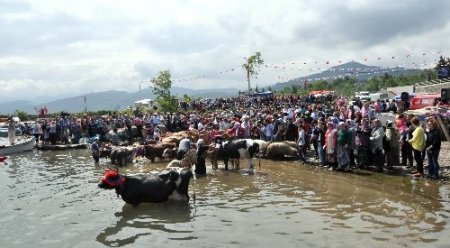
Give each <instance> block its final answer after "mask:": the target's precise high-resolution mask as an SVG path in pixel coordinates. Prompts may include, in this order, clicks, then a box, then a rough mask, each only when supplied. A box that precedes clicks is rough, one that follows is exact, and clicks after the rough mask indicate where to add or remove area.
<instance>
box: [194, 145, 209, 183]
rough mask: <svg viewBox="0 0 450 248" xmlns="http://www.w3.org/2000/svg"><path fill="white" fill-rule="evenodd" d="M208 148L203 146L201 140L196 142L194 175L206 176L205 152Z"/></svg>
mask: <svg viewBox="0 0 450 248" xmlns="http://www.w3.org/2000/svg"><path fill="white" fill-rule="evenodd" d="M208 148H209V146H207V145H205V143H204V141H203V139H199V140H198V141H197V164H196V165H195V174H197V175H204V174H206V152H207V151H208Z"/></svg>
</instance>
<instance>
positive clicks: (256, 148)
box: [98, 131, 298, 206]
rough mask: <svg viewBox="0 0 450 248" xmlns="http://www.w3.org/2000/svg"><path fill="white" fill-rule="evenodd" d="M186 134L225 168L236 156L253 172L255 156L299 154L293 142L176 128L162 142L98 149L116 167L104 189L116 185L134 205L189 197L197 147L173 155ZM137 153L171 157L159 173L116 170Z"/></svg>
mask: <svg viewBox="0 0 450 248" xmlns="http://www.w3.org/2000/svg"><path fill="white" fill-rule="evenodd" d="M185 137H189V138H190V139H191V140H192V141H197V140H198V139H203V140H204V142H205V144H208V145H209V150H208V152H207V157H209V159H210V161H211V164H212V167H213V169H214V170H217V169H218V161H220V160H222V161H223V162H224V165H225V170H228V162H230V161H231V162H232V163H233V166H234V167H235V168H239V160H240V159H247V160H248V169H249V173H252V172H253V168H254V163H253V159H254V158H255V157H257V156H259V157H266V158H269V159H284V158H288V157H290V158H296V157H297V155H298V151H297V148H296V147H297V145H296V143H295V142H289V141H283V142H265V141H262V140H251V139H238V140H227V139H226V138H224V137H223V136H217V137H215V138H214V139H211V138H209V137H210V136H209V135H208V134H207V133H199V132H186V131H184V132H179V133H172V134H170V135H167V136H166V137H165V138H163V140H162V142H161V143H158V144H147V145H141V144H138V145H135V146H132V147H128V146H126V147H125V146H124V147H122V146H104V147H102V148H101V149H100V155H101V157H109V158H110V159H111V163H112V164H113V165H114V166H115V169H112V168H108V169H107V170H106V171H105V174H104V176H103V178H102V179H101V182H100V183H99V184H98V186H99V187H100V188H103V189H115V191H116V193H117V196H121V197H122V199H123V200H124V201H125V202H127V203H129V204H132V205H134V206H136V205H138V204H139V203H141V202H153V203H159V202H165V201H167V200H168V199H175V200H184V201H187V200H189V195H188V186H189V181H190V178H191V177H193V173H192V171H191V170H190V167H191V166H193V165H195V164H196V163H197V154H196V149H195V148H192V149H191V150H189V151H188V152H187V153H186V155H185V156H184V158H183V159H182V160H177V159H175V157H176V154H177V148H178V145H179V143H180V141H181V139H183V138H185ZM139 157H146V158H147V159H149V160H150V161H151V162H152V163H154V162H155V160H156V158H158V159H159V160H160V161H163V160H170V162H169V164H168V166H167V169H168V170H167V171H164V172H162V173H160V174H149V175H141V176H126V175H121V174H120V173H119V169H118V168H117V167H116V165H118V166H125V165H127V164H128V163H130V162H132V161H133V160H135V159H137V158H139Z"/></svg>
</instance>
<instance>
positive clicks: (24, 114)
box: [14, 110, 28, 121]
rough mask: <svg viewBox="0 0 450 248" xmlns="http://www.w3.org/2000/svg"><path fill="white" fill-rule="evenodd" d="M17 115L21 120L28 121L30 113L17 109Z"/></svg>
mask: <svg viewBox="0 0 450 248" xmlns="http://www.w3.org/2000/svg"><path fill="white" fill-rule="evenodd" d="M14 115H15V116H17V117H19V119H20V120H21V121H27V120H28V114H27V112H25V111H21V110H16V112H15V113H14Z"/></svg>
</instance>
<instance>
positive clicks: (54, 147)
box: [36, 144, 89, 151]
mask: <svg viewBox="0 0 450 248" xmlns="http://www.w3.org/2000/svg"><path fill="white" fill-rule="evenodd" d="M88 147H89V144H66V145H48V144H45V145H42V144H40V145H38V146H36V148H37V149H38V150H50V151H59V150H68V149H86V148H88Z"/></svg>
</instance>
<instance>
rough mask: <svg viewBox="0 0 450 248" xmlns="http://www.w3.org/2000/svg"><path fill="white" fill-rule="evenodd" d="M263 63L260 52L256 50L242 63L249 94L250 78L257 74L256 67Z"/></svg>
mask: <svg viewBox="0 0 450 248" xmlns="http://www.w3.org/2000/svg"><path fill="white" fill-rule="evenodd" d="M262 64H264V60H263V59H262V58H261V53H260V52H256V53H255V54H254V55H252V56H250V57H248V58H246V63H245V64H243V65H242V68H244V69H245V72H246V73H247V83H248V93H249V94H250V89H251V88H250V78H251V77H253V76H257V75H258V71H257V69H258V68H259V66H260V65H262Z"/></svg>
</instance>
